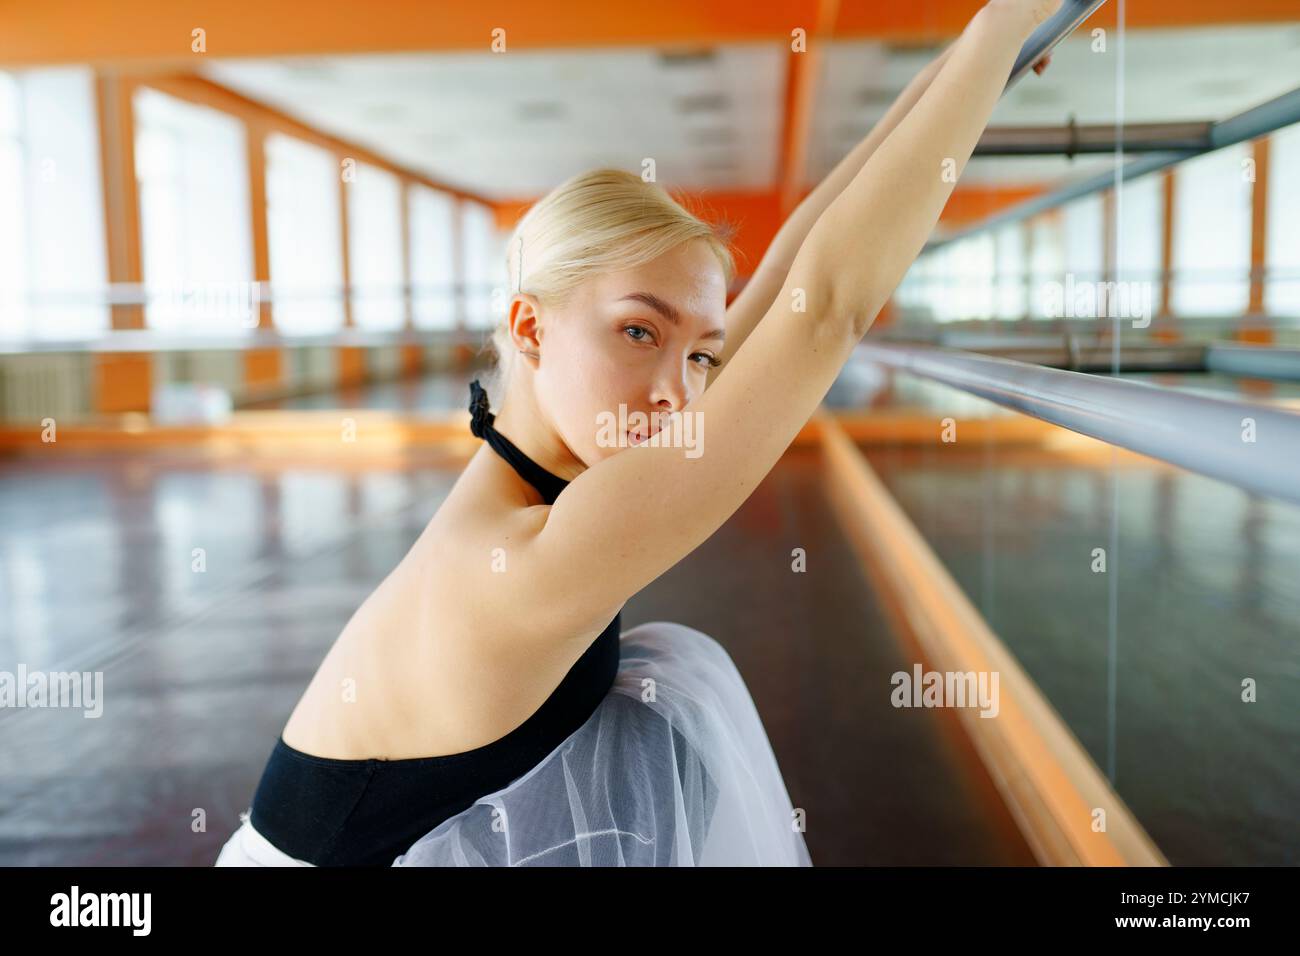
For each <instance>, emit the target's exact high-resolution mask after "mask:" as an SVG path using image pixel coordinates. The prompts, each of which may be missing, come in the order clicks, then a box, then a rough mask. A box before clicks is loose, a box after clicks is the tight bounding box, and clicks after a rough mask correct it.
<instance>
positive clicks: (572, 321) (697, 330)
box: [516, 239, 727, 467]
mask: <svg viewBox="0 0 1300 956" xmlns="http://www.w3.org/2000/svg"><path fill="white" fill-rule="evenodd" d="M726 310H727V289H726V281H725V279H724V276H723V272H722V266H721V264H720V263H719V261H718V258H717V256H716V255H715V254H714V252H713V251H712V249H710V248H709V245H708V244H707V243H706V242H705V241H704V240H702V239H701V240H692V241H690V242H685V243H682V244H681V245H679V246H677V247H676V248H674V249H672V250H670V251H669V252H667V253H665V254H664V255H662V256H660V257H659V258H658V259H656V260H654V261H653V262H650V263H647V264H645V265H642V266H637V267H636V268H633V269H627V270H624V271H621V272H614V273H608V274H605V275H600V276H596V277H593V278H592V279H591V280H590V281H588V282H586V283H584V284H583V285H582V286H580V287H579V288H577V289H576V290H574V293H573V295H572V297H571V298H570V300H569V301H568V302H567V303H566V304H565V306H564V308H563V309H559V310H556V309H550V310H548V309H545V308H543V309H542V310H541V313H540V319H539V320H538V321H537V323H536V326H535V327H534V328H532V329H531V330H530V334H531V335H535V336H536V339H535V340H530V339H528V338H525V339H524V342H523V343H522V344H523V347H526V348H528V349H529V351H536V352H539V353H540V355H541V359H540V362H538V363H537V364H536V365H535V366H534V373H535V377H534V384H535V386H536V395H537V402H538V405H539V407H540V409H541V411H542V412H543V414H545V415H546V416H547V418H548V419H549V420H550V421H551V422H552V423H553V425H554V427H555V428H556V429H557V430H558V431H559V432H560V437H561V438H562V439H563V441H564V442H565V444H566V445H567V446H568V447H569V449H570V450H571V451H572V452H573V454H575V455H576V456H577V457H578V458H580V459H581V460H582V461H583V462H584V463H585V464H586V465H587V466H588V467H590V466H591V465H593V464H595V463H596V462H597V461H600V460H602V459H604V458H608V457H609V456H610V455H614V454H617V453H618V452H620V451H623V450H625V449H626V448H628V447H630V446H631V445H632V444H633V443H635V442H636V441H637V440H638V439H641V440H643V439H644V438H647V437H649V435H652V434H654V433H655V432H656V431H658V430H659V429H660V428H662V427H664V426H665V425H666V424H667V423H666V421H664V420H661V419H659V418H657V417H656V415H655V413H660V414H664V413H672V412H680V411H681V410H682V409H683V408H685V406H686V405H687V403H689V402H690V401H691V400H692V399H694V398H695V397H696V396H698V395H699V394H700V393H701V392H703V391H704V386H705V382H706V381H707V374H708V370H709V368H711V367H712V365H713V363H714V362H715V361H716V360H719V359H720V358H721V357H722V345H723V339H722V336H723V331H722V330H723V324H724V322H723V320H724V318H725V316H726ZM520 331H521V329H520V326H519V325H517V326H516V338H519V332H520ZM526 361H527V360H526ZM530 364H532V362H531V361H530ZM620 406H622V409H621V410H620ZM637 413H640V414H639V415H638V414H637ZM638 425H640V426H641V427H640V433H639V434H637V426H638ZM647 425H648V429H647ZM625 429H626V430H625ZM629 431H630V432H633V434H631V435H629V434H628V432H629Z"/></svg>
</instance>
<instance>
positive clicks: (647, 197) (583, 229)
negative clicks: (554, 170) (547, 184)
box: [489, 168, 736, 402]
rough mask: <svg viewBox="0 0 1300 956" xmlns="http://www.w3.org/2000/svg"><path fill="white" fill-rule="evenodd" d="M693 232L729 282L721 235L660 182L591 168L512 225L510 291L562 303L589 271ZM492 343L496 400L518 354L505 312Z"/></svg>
mask: <svg viewBox="0 0 1300 956" xmlns="http://www.w3.org/2000/svg"><path fill="white" fill-rule="evenodd" d="M692 239H703V240H705V241H706V242H708V243H709V245H710V247H711V248H712V249H713V252H714V253H715V254H716V255H717V257H718V260H719V262H720V263H721V264H722V270H723V275H724V278H725V281H726V283H727V286H728V287H730V286H731V282H732V279H733V278H734V276H735V272H736V267H735V262H734V260H733V258H732V252H731V249H730V247H729V245H728V243H727V240H726V239H725V238H724V236H722V235H719V233H718V232H716V231H715V230H714V228H713V227H712V226H711V225H709V223H707V222H705V221H704V220H702V219H700V218H699V217H698V216H696V215H695V214H694V213H692V212H690V211H688V210H687V209H685V208H684V207H683V206H682V205H680V204H679V203H678V202H677V201H676V200H675V199H673V198H672V197H671V196H670V195H668V193H667V191H665V190H664V189H663V187H661V186H659V185H658V184H656V183H648V182H645V181H644V180H643V179H642V178H641V177H640V176H638V175H637V174H635V173H630V172H627V171H626V170H622V169H609V168H604V169H594V170H591V171H589V172H586V173H580V174H579V175H577V176H573V177H572V178H570V179H568V180H566V181H565V182H563V183H561V184H560V185H559V186H556V187H555V188H554V189H552V190H551V191H550V192H549V193H547V194H546V196H544V197H543V198H542V199H540V200H538V201H537V202H536V203H534V204H533V205H532V206H531V207H530V208H529V209H528V212H527V213H525V214H524V216H523V217H522V218H521V219H520V220H519V222H518V223H517V224H516V225H515V228H514V231H513V232H512V233H511V235H510V241H509V243H508V244H507V246H506V268H507V272H506V274H507V276H508V277H509V282H510V290H509V291H510V294H511V295H513V294H514V293H516V292H521V291H522V292H526V293H529V294H531V295H534V296H536V297H537V299H538V300H539V301H540V302H541V303H542V304H543V305H544V306H546V307H551V308H561V307H563V306H564V304H565V303H566V302H567V301H568V299H569V297H570V296H571V295H572V293H573V291H574V290H575V289H576V288H577V287H578V286H579V285H581V284H582V283H583V282H584V281H585V280H587V279H589V278H591V277H592V276H594V275H597V274H600V273H605V272H617V271H620V270H623V269H632V268H635V267H637V266H639V265H643V264H645V263H647V262H651V261H653V260H654V259H656V258H658V257H659V256H661V255H663V254H664V253H665V252H668V251H669V250H670V249H673V248H674V247H676V246H678V245H680V244H682V243H684V242H688V241H690V240H692ZM521 253H522V256H521ZM490 345H491V347H492V350H493V352H495V361H496V369H495V371H494V373H493V374H492V376H491V379H490V381H491V384H490V386H489V387H490V391H489V395H490V396H491V398H492V400H493V401H494V402H498V401H500V400H501V399H504V398H505V390H506V387H507V386H508V384H509V382H510V376H511V373H512V372H513V370H514V368H515V363H516V362H517V361H518V360H519V358H520V356H519V353H518V349H517V347H516V346H515V344H514V341H513V340H512V339H511V338H510V325H509V316H508V315H503V316H500V317H498V320H497V323H496V327H495V328H494V330H493V332H492V336H491V340H490Z"/></svg>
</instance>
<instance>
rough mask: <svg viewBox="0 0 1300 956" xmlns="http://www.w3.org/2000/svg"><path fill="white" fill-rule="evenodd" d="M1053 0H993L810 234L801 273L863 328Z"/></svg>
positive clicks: (916, 246)
mask: <svg viewBox="0 0 1300 956" xmlns="http://www.w3.org/2000/svg"><path fill="white" fill-rule="evenodd" d="M1055 6H1059V0H1042V2H1034V0H991V2H990V3H989V4H987V5H986V6H985V7H983V8H982V9H980V10H979V11H978V12H977V13H976V14H975V16H974V17H973V18H972V19H971V21H970V23H969V24H967V26H966V29H965V30H963V31H962V35H961V36H960V37H959V38H958V39H957V41H956V42H955V43H954V44H953V46H952V48H951V51H950V54H949V56H948V58H947V60H946V62H945V63H944V64H943V66H942V68H941V69H940V70H939V72H938V75H937V76H935V78H934V80H933V81H932V82H931V83H930V85H929V88H928V89H926V91H925V92H924V93H923V94H922V95H921V97H920V99H919V100H918V101H917V103H916V105H915V106H913V107H912V109H911V110H910V111H909V112H908V113H907V115H906V116H904V117H903V118H902V119H901V120H900V121H899V123H898V125H897V127H896V128H895V129H894V130H893V132H892V133H891V134H890V135H889V136H888V137H887V138H886V139H885V141H884V142H883V143H881V144H880V146H879V147H878V148H877V149H876V150H875V152H874V153H873V154H872V155H871V157H870V158H869V159H868V160H867V161H866V163H864V164H863V167H862V169H860V170H859V171H858V172H857V174H856V175H855V176H854V177H853V179H852V181H851V182H850V183H849V184H848V186H846V187H845V188H844V190H843V191H842V192H841V193H840V194H839V195H838V196H837V197H836V198H835V199H834V200H833V201H832V202H831V204H830V205H829V206H828V207H827V209H826V210H825V212H823V213H822V215H821V216H820V217H819V218H818V220H817V222H816V223H815V224H814V226H813V227H812V229H811V230H810V232H809V235H808V238H807V239H806V240H805V241H804V244H803V246H802V247H801V248H800V250H799V253H798V256H797V257H796V259H797V260H802V261H800V262H799V264H798V272H799V277H798V278H799V281H800V282H810V283H812V284H813V285H815V286H817V287H818V288H819V289H821V290H823V291H828V292H829V295H830V301H831V302H832V303H834V308H835V309H836V310H840V309H843V310H847V311H848V312H849V313H851V315H850V316H847V317H849V318H851V320H852V321H853V325H854V330H855V332H856V333H857V334H865V332H866V330H867V328H869V327H870V324H871V322H873V321H874V320H875V316H876V314H877V313H878V312H879V311H880V309H881V307H883V305H884V304H885V302H886V301H887V300H888V298H889V296H890V295H891V294H892V293H893V290H894V289H895V288H896V287H897V285H898V283H899V282H900V281H901V280H902V278H903V275H904V274H905V273H906V271H907V269H908V267H909V266H910V265H911V264H912V262H913V260H915V258H916V256H917V255H918V254H919V253H920V251H921V248H922V247H923V245H924V243H925V240H926V238H927V237H928V236H929V235H930V232H931V230H933V228H934V226H935V223H936V222H938V219H939V214H940V213H941V212H942V211H943V207H944V205H945V204H946V203H947V201H948V197H949V196H950V195H951V194H952V190H953V187H954V186H955V185H956V182H957V180H958V179H959V178H960V176H961V173H962V171H963V170H964V169H965V167H966V163H967V161H968V160H969V159H970V156H971V154H972V153H973V152H974V149H975V145H976V143H977V142H978V141H979V137H980V134H981V133H982V132H983V130H984V127H985V126H986V125H987V123H988V120H989V117H990V116H991V115H992V113H993V108H994V107H995V106H996V105H997V102H998V99H999V97H1000V96H1001V94H1002V91H1003V90H1004V89H1005V88H1006V81H1007V77H1008V76H1009V75H1010V73H1011V68H1012V66H1013V65H1014V64H1015V59H1016V56H1017V54H1018V53H1019V52H1020V49H1021V47H1022V45H1023V44H1024V42H1025V40H1026V39H1028V37H1029V35H1030V34H1031V33H1032V32H1033V30H1034V28H1035V27H1036V26H1037V25H1038V24H1039V23H1041V22H1042V21H1043V20H1045V19H1047V17H1048V16H1050V14H1051V12H1052V8H1054V7H1055Z"/></svg>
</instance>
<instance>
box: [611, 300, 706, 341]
mask: <svg viewBox="0 0 1300 956" xmlns="http://www.w3.org/2000/svg"><path fill="white" fill-rule="evenodd" d="M628 300H631V301H633V302H640V303H642V304H643V305H648V306H650V308H652V309H654V310H655V311H656V312H658V313H659V314H660V315H662V316H663V317H664V318H665V319H667V320H668V321H669V322H671V323H672V324H673V325H681V324H682V317H681V314H680V313H678V311H677V310H676V309H675V308H673V306H672V305H671V304H670V303H668V302H665V301H664V300H663V299H661V298H659V296H657V295H655V294H654V293H653V292H629V293H628V294H627V295H625V296H623V297H622V298H620V299H616V300H615V301H617V302H625V301H628ZM700 337H701V338H705V339H719V340H722V341H725V340H726V338H727V331H726V329H709V331H707V332H705V333H704V335H702V336H700Z"/></svg>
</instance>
